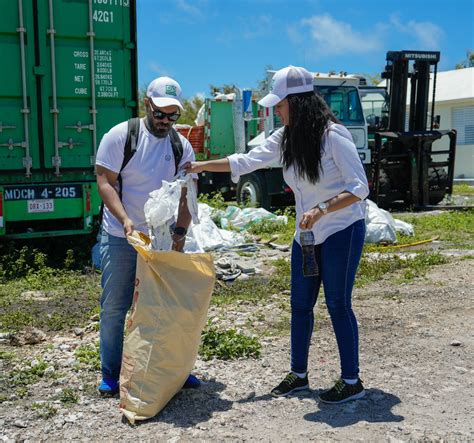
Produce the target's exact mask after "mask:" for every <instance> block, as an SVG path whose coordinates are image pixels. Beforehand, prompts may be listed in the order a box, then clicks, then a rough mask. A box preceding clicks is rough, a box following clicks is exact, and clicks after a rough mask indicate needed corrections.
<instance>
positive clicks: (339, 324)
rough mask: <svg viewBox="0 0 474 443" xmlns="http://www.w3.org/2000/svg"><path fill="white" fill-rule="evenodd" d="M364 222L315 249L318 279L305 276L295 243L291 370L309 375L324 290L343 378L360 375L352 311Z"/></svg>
mask: <svg viewBox="0 0 474 443" xmlns="http://www.w3.org/2000/svg"><path fill="white" fill-rule="evenodd" d="M364 237H365V221H364V220H358V221H356V222H355V223H353V224H352V225H350V226H349V227H347V228H345V229H343V230H342V231H339V232H336V233H335V234H333V235H331V236H329V237H328V238H327V239H326V240H325V241H324V242H323V243H322V244H321V245H317V246H316V259H317V262H318V265H319V276H315V277H305V276H303V255H302V250H301V246H300V245H299V244H298V243H297V242H296V241H294V242H293V248H292V252H291V370H292V371H294V372H298V373H303V372H306V371H307V367H308V352H309V346H310V342H311V335H312V332H313V326H314V314H313V308H314V305H315V304H316V300H317V297H318V293H319V288H320V286H321V281H322V283H323V286H324V296H325V299H326V305H327V308H328V311H329V315H330V317H331V321H332V325H333V328H334V333H335V335H336V340H337V345H338V348H339V356H340V359H341V376H342V378H357V377H358V375H359V334H358V328H357V320H356V318H355V316H354V312H353V311H352V304H351V297H352V288H353V285H354V279H355V275H356V271H357V267H358V265H359V261H360V257H361V254H362V247H363V245H364Z"/></svg>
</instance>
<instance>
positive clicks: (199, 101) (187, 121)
mask: <svg viewBox="0 0 474 443" xmlns="http://www.w3.org/2000/svg"><path fill="white" fill-rule="evenodd" d="M203 104H204V98H203V97H201V96H199V95H196V96H194V97H192V98H190V99H185V100H183V108H184V110H183V111H181V118H180V119H179V120H178V123H179V124H181V125H191V126H194V125H195V123H194V120H196V116H197V113H198V111H199V109H200V108H201V106H202V105H203Z"/></svg>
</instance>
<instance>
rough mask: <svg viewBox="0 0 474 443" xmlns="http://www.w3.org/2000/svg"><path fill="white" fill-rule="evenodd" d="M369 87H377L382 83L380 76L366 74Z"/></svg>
mask: <svg viewBox="0 0 474 443" xmlns="http://www.w3.org/2000/svg"><path fill="white" fill-rule="evenodd" d="M364 76H365V78H366V79H367V84H368V85H373V86H377V85H378V84H379V83H380V82H381V81H382V76H381V75H380V74H364Z"/></svg>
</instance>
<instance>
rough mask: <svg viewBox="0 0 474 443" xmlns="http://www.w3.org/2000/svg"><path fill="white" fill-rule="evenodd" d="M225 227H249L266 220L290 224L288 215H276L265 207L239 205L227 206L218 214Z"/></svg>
mask: <svg viewBox="0 0 474 443" xmlns="http://www.w3.org/2000/svg"><path fill="white" fill-rule="evenodd" d="M218 216H219V218H220V223H221V226H222V228H223V229H226V228H228V227H230V226H232V228H236V229H244V230H245V229H249V228H250V227H251V226H252V225H253V224H256V223H260V222H262V221H264V220H269V221H275V222H278V223H282V224H285V225H286V224H288V217H287V216H286V215H276V214H273V213H272V212H269V211H267V210H266V209H263V208H244V209H240V208H239V207H237V206H232V205H230V206H227V209H226V210H225V211H221V212H220V213H219V214H218Z"/></svg>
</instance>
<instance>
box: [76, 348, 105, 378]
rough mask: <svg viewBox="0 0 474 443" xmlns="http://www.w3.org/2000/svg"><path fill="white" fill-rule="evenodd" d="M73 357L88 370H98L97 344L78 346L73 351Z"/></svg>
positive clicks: (98, 355)
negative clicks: (87, 367)
mask: <svg viewBox="0 0 474 443" xmlns="http://www.w3.org/2000/svg"><path fill="white" fill-rule="evenodd" d="M75 356H76V358H77V360H78V361H79V362H81V363H82V364H84V365H86V366H89V368H90V369H92V370H94V371H99V370H100V351H99V343H96V344H87V345H83V346H79V347H78V348H77V349H76V351H75Z"/></svg>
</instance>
